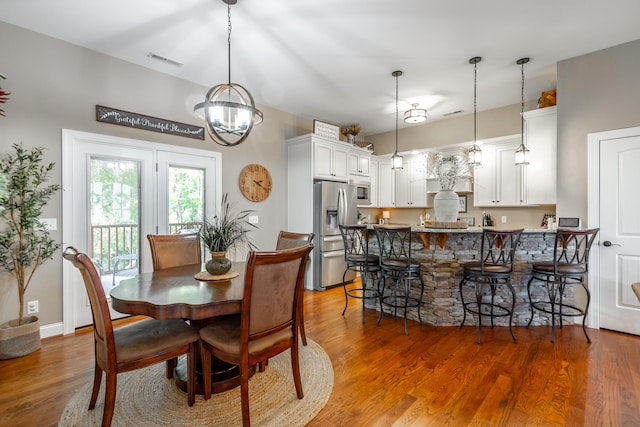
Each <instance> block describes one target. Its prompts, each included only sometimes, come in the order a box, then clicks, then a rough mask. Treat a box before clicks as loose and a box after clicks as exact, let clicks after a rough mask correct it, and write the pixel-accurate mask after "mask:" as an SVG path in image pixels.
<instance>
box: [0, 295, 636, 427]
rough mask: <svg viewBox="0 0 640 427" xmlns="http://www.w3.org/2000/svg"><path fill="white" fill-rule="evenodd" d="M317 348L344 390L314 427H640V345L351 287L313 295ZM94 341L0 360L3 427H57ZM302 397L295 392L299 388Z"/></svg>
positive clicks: (88, 338) (87, 373)
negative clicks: (421, 310)
mask: <svg viewBox="0 0 640 427" xmlns="http://www.w3.org/2000/svg"><path fill="white" fill-rule="evenodd" d="M305 298H306V299H305V307H306V311H305V325H306V329H307V337H308V338H310V339H312V340H314V341H316V342H317V343H319V344H321V345H322V347H324V349H325V350H326V351H327V353H328V354H329V356H330V358H331V360H332V362H333V366H334V375H335V376H334V381H335V384H334V388H333V393H332V395H331V398H330V399H329V402H328V404H327V405H326V407H325V408H323V409H322V411H320V413H319V414H318V416H317V417H316V418H315V419H314V420H313V421H312V422H311V423H310V424H309V426H323V427H324V426H337V425H349V426H390V425H397V426H428V425H434V426H442V425H449V426H467V425H473V426H500V425H502V426H530V425H531V426H536V425H540V426H542V425H544V426H549V425H554V426H605V425H611V426H637V425H640V337H636V336H632V335H625V334H620V333H616V332H611V331H606V330H589V334H590V336H591V339H592V340H593V344H591V345H589V344H587V342H586V340H585V338H584V335H583V334H582V330H581V329H580V327H577V326H568V327H567V326H565V328H564V329H562V330H558V336H557V339H556V343H555V344H552V343H551V342H550V329H549V328H547V327H536V328H531V329H526V328H523V327H518V328H515V334H516V337H517V338H518V344H514V343H513V342H512V341H511V337H510V335H509V331H508V329H507V328H504V327H496V329H494V330H491V329H490V328H485V330H484V331H483V344H482V345H478V344H476V329H475V327H473V326H468V327H464V328H462V329H459V328H457V327H431V326H420V325H419V324H418V323H416V322H410V324H409V336H405V335H404V334H403V325H402V320H401V319H400V318H398V319H394V318H392V317H390V316H385V317H384V318H383V319H382V323H381V325H380V326H376V320H377V313H376V312H374V311H371V310H367V312H366V323H365V324H364V325H363V324H362V323H361V306H360V305H359V304H360V301H358V300H354V299H350V301H349V309H348V310H347V313H346V314H345V316H344V317H343V316H341V315H340V313H341V312H342V308H343V305H344V295H343V293H342V288H335V289H331V290H329V291H326V292H307V293H306V294H305ZM92 374H93V347H92V334H91V333H87V332H86V331H85V332H83V333H76V334H75V335H71V336H65V337H55V338H49V339H45V340H43V343H42V349H41V350H39V351H37V352H35V353H33V354H31V355H29V356H26V357H22V358H19V359H14V360H7V361H0V426H21V427H22V426H24V427H26V426H55V425H56V423H57V421H58V419H59V417H60V414H61V413H62V410H63V408H64V407H65V405H66V403H67V401H68V400H69V399H70V398H71V396H72V395H73V394H74V393H75V391H76V390H77V389H78V388H79V387H81V386H82V385H84V384H85V383H87V382H89V381H91V379H92ZM292 387H293V385H292Z"/></svg>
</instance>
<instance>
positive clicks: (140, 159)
mask: <svg viewBox="0 0 640 427" xmlns="http://www.w3.org/2000/svg"><path fill="white" fill-rule="evenodd" d="M62 139H63V144H62V146H63V149H62V151H63V162H62V165H63V166H62V169H63V189H64V191H63V242H64V245H65V246H66V245H69V244H71V245H74V246H76V247H77V249H78V250H80V251H81V252H85V253H87V254H88V255H89V256H90V257H91V258H92V259H93V261H94V264H95V265H96V267H97V268H98V271H99V272H100V274H101V277H102V283H103V286H104V288H105V293H106V294H107V296H108V294H109V290H110V289H111V287H113V286H115V285H117V284H118V283H119V281H120V280H122V279H124V278H126V277H128V276H131V275H133V274H137V273H138V272H146V271H151V270H152V262H151V252H150V250H149V247H148V244H147V241H146V235H147V234H170V233H178V232H188V231H193V230H194V229H195V227H196V226H197V225H196V224H197V223H199V222H201V221H202V220H203V219H204V218H205V217H208V216H212V215H214V214H215V207H216V206H219V201H220V197H221V194H220V191H221V172H220V169H221V168H220V157H221V156H220V153H215V152H210V151H205V150H195V149H187V148H184V147H177V146H170V145H164V144H157V143H150V142H146V141H138V140H132V139H125V138H116V137H111V136H106V135H97V134H89V133H84V132H77V131H68V130H63V138H62ZM63 298H64V311H63V323H64V332H65V333H69V332H72V331H73V329H74V328H77V327H81V326H85V325H88V324H91V322H92V319H91V309H90V306H89V303H88V298H87V295H86V291H85V289H84V284H83V282H82V279H81V277H80V275H79V274H77V272H74V271H73V267H72V266H71V265H70V263H64V264H63ZM111 314H112V318H116V317H120V316H122V314H121V313H117V312H115V311H113V310H112V312H111Z"/></svg>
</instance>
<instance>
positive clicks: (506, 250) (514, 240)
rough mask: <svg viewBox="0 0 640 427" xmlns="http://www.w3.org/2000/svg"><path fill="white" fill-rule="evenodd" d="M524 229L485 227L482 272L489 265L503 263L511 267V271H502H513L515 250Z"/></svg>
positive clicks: (481, 244)
mask: <svg viewBox="0 0 640 427" xmlns="http://www.w3.org/2000/svg"><path fill="white" fill-rule="evenodd" d="M523 231H524V229H522V228H520V229H516V230H494V229H489V228H485V229H484V230H482V241H481V243H480V260H481V271H482V274H484V272H485V267H486V266H488V265H496V264H497V265H501V266H505V267H509V271H508V272H507V271H504V270H501V271H500V272H501V273H504V274H510V273H513V265H514V261H515V252H516V249H517V247H518V242H519V241H520V236H521V235H522V232H523Z"/></svg>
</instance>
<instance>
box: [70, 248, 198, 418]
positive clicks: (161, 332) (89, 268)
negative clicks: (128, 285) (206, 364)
mask: <svg viewBox="0 0 640 427" xmlns="http://www.w3.org/2000/svg"><path fill="white" fill-rule="evenodd" d="M64 258H65V259H66V260H68V261H71V262H72V263H73V265H74V266H75V267H76V268H77V269H78V270H80V273H81V274H82V279H83V280H84V285H85V288H86V290H87V294H88V295H89V302H90V305H91V312H92V317H93V336H94V343H95V344H94V351H95V370H94V375H93V389H92V392H91V399H90V400H89V410H92V409H94V408H95V405H96V400H97V398H98V392H99V391H100V383H101V382H102V372H105V374H106V378H107V379H106V389H105V398H104V400H105V402H104V411H103V414H102V426H103V427H107V426H110V425H111V420H112V418H113V410H114V407H115V400H116V384H117V375H118V374H119V373H121V372H126V371H132V370H135V369H140V368H143V367H146V366H149V365H152V364H155V363H158V362H162V361H165V360H170V359H176V358H177V357H178V356H180V355H182V354H185V353H186V354H187V403H188V405H189V406H192V405H193V403H194V402H195V350H196V343H197V342H198V339H199V336H198V332H197V331H196V329H195V328H193V327H192V326H190V325H188V324H187V323H186V322H184V321H183V320H182V319H170V320H162V321H161V320H155V319H145V320H142V321H139V322H135V323H132V324H129V325H126V326H124V327H121V328H118V329H114V328H113V324H112V322H111V317H110V314H109V304H108V302H107V298H106V296H105V293H104V288H103V286H102V282H101V280H100V276H99V275H98V272H97V271H96V268H95V266H94V265H93V263H92V262H91V259H90V258H89V257H88V256H87V255H86V254H84V253H81V252H78V250H77V249H76V248H74V247H72V246H69V247H67V248H66V249H65V251H64Z"/></svg>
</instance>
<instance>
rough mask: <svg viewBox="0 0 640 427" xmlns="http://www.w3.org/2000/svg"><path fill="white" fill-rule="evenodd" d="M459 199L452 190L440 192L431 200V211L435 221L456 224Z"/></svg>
mask: <svg viewBox="0 0 640 427" xmlns="http://www.w3.org/2000/svg"><path fill="white" fill-rule="evenodd" d="M459 206H460V199H459V197H458V194H457V193H456V192H455V191H453V190H440V191H438V193H436V195H435V197H434V198H433V210H434V212H435V214H436V221H439V222H456V221H457V220H458V209H459Z"/></svg>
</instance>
